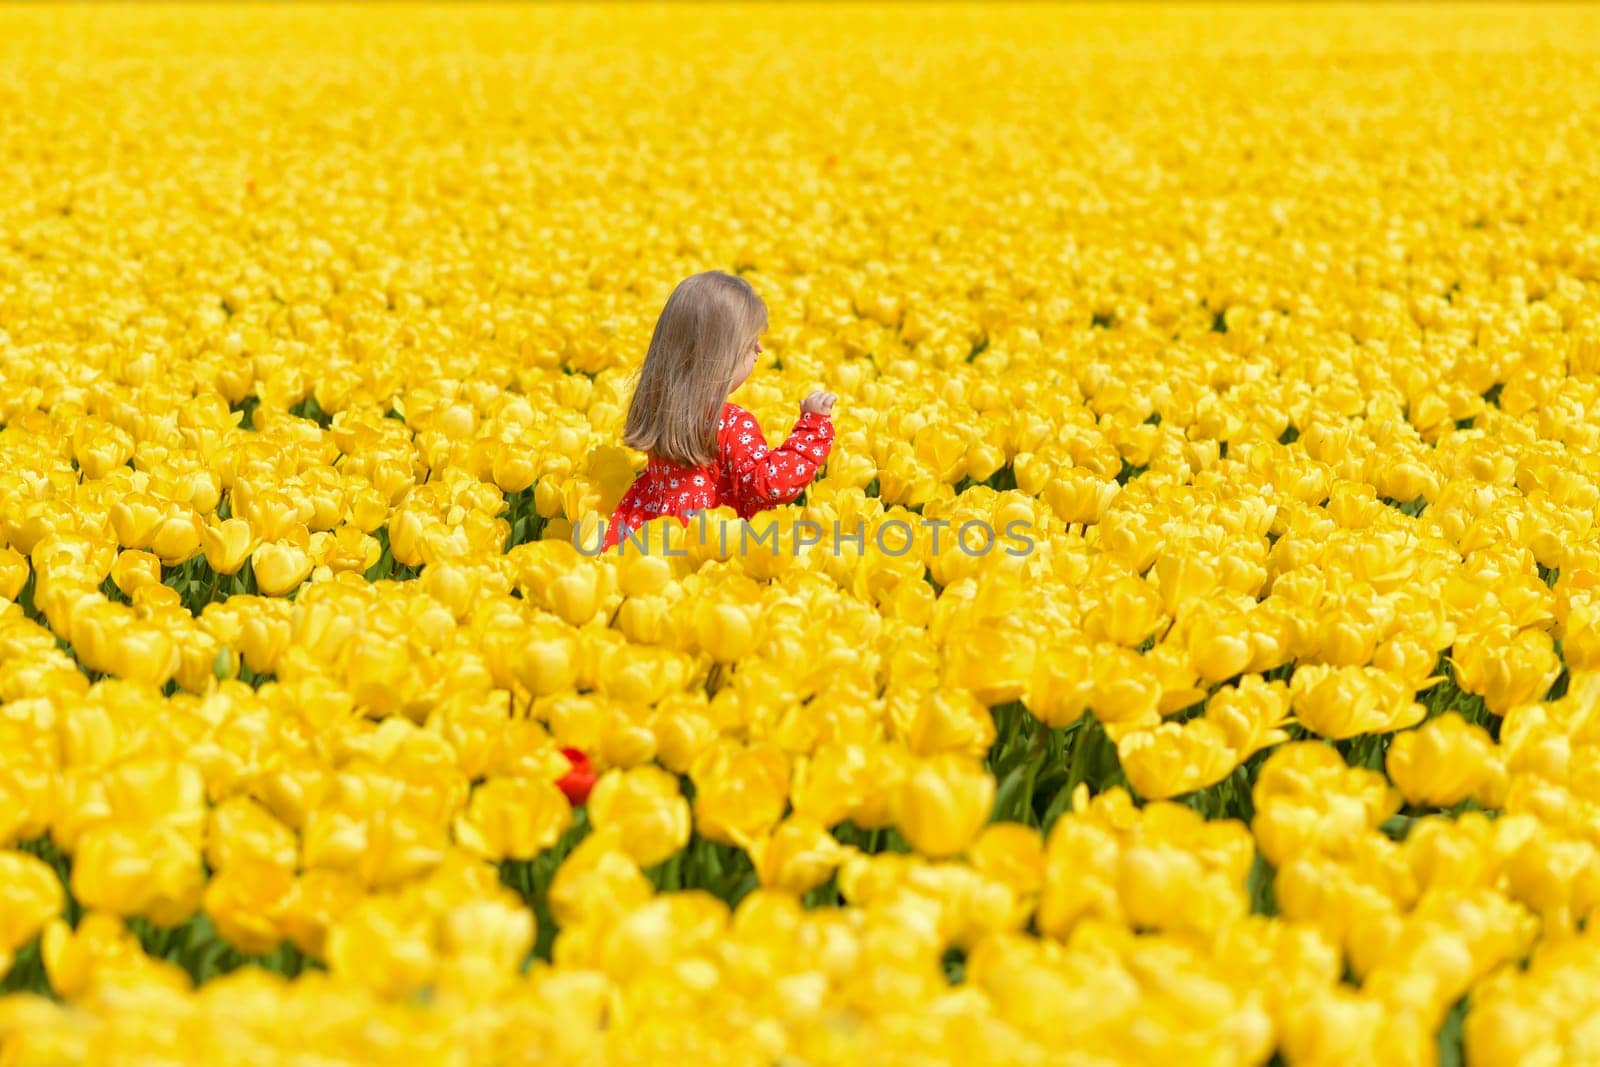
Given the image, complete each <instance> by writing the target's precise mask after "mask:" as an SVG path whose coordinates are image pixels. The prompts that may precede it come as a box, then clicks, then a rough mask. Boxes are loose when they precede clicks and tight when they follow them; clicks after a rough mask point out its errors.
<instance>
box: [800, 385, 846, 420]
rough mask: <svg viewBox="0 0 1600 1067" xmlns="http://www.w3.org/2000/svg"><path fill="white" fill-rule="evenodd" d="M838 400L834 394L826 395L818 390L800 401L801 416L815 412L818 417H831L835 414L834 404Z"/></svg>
mask: <svg viewBox="0 0 1600 1067" xmlns="http://www.w3.org/2000/svg"><path fill="white" fill-rule="evenodd" d="M838 399H839V398H838V397H836V396H834V395H833V394H832V393H824V392H822V391H821V390H818V391H817V392H815V393H812V394H811V395H810V396H808V397H806V398H805V399H804V400H802V401H800V414H802V415H809V414H812V413H813V412H815V413H816V414H818V415H831V414H833V402H834V401H835V400H838Z"/></svg>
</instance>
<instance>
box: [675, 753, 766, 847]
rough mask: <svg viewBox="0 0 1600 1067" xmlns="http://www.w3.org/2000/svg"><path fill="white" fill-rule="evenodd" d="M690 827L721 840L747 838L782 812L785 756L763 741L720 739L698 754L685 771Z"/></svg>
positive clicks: (733, 841)
mask: <svg viewBox="0 0 1600 1067" xmlns="http://www.w3.org/2000/svg"><path fill="white" fill-rule="evenodd" d="M689 775H690V778H691V779H692V780H693V781H694V785H695V798H694V816H695V826H696V828H697V829H698V830H699V831H700V833H701V835H703V836H704V837H706V838H708V839H710V840H712V841H717V842H720V843H723V844H738V845H743V844H744V843H746V842H748V841H751V840H753V839H754V838H755V837H756V835H758V834H761V833H763V832H765V831H767V830H769V829H770V828H771V827H772V826H774V825H775V824H776V823H777V821H778V820H779V819H780V818H782V817H783V811H784V808H785V807H786V806H787V805H788V802H789V760H788V757H787V756H786V755H785V754H784V753H783V752H782V751H780V750H779V749H778V748H776V747H774V746H772V745H770V744H764V743H758V744H755V745H751V746H748V747H747V746H743V745H739V744H737V743H731V742H730V743H723V744H720V745H716V746H713V747H712V748H709V749H707V750H706V751H704V752H702V753H701V754H700V757H699V758H698V759H696V760H695V763H694V765H693V766H692V767H691V768H690V771H689Z"/></svg>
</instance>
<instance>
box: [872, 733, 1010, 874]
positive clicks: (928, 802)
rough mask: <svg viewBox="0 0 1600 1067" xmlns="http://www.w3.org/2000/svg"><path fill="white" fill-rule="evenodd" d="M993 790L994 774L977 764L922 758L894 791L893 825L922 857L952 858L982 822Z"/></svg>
mask: <svg viewBox="0 0 1600 1067" xmlns="http://www.w3.org/2000/svg"><path fill="white" fill-rule="evenodd" d="M994 793H995V782H994V778H993V776H991V775H990V774H989V772H988V771H986V770H984V769H983V765H982V764H981V763H978V762H975V761H971V760H967V759H963V758H961V757H960V756H955V755H944V756H936V757H933V758H932V759H927V760H922V761H920V762H918V763H917V764H915V765H914V766H912V768H911V769H910V771H909V772H908V773H907V775H906V777H905V779H904V780H903V781H902V782H901V783H900V785H899V788H898V789H897V791H896V792H895V795H894V800H893V810H894V819H895V823H896V825H897V826H899V828H900V831H901V832H902V833H904V834H905V835H906V840H908V841H909V842H911V846H912V847H913V848H915V849H916V850H917V851H918V852H920V853H922V854H923V855H925V856H931V857H934V858H939V857H943V856H953V855H956V854H958V853H961V852H963V851H965V850H966V849H967V847H968V846H969V845H971V843H972V841H973V839H974V838H975V837H976V836H977V833H978V831H979V830H981V829H982V828H983V825H984V823H986V822H987V821H988V819H989V812H990V809H991V808H992V807H993V806H994Z"/></svg>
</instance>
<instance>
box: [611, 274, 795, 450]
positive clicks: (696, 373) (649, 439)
mask: <svg viewBox="0 0 1600 1067" xmlns="http://www.w3.org/2000/svg"><path fill="white" fill-rule="evenodd" d="M766 328H767V305H766V304H765V303H764V302H763V301H762V299H761V298H760V297H759V296H757V295H756V291H755V289H754V288H752V287H751V285H750V283H749V282H747V281H745V280H744V279H743V278H740V277H738V276H737V275H734V274H726V273H724V272H723V271H720V270H708V271H704V272H702V273H700V274H695V275H692V276H691V277H688V278H685V279H684V280H683V281H681V282H679V283H678V287H677V288H676V289H674V290H673V291H672V295H671V296H669V297H667V303H666V306H665V307H663V308H662V309H661V317H660V318H658V319H657V320H656V329H655V333H654V334H653V335H652V336H651V338H650V350H649V351H648V352H646V353H645V357H644V365H643V366H642V367H640V368H639V374H638V378H637V381H636V384H635V385H634V391H633V401H632V403H630V404H629V405H628V418H627V421H626V423H625V424H624V426H623V431H622V443H623V444H625V445H627V446H628V447H629V448H636V449H638V450H639V451H641V452H648V453H649V454H650V455H652V456H656V457H659V458H662V459H666V460H670V461H672V462H673V463H678V464H681V465H682V466H685V467H698V466H700V465H701V464H705V463H710V462H712V461H713V460H715V459H716V455H717V452H716V449H717V426H716V424H717V417H718V415H720V414H721V412H722V404H723V402H724V401H726V400H727V398H728V392H729V387H730V386H731V385H732V384H733V372H734V371H735V370H736V369H738V366H739V361H740V360H741V359H742V358H743V357H744V354H745V352H746V351H747V350H748V349H749V347H750V345H751V344H752V343H753V342H754V341H755V340H756V339H757V338H758V337H759V336H760V335H761V333H762V332H763V331H764V330H766Z"/></svg>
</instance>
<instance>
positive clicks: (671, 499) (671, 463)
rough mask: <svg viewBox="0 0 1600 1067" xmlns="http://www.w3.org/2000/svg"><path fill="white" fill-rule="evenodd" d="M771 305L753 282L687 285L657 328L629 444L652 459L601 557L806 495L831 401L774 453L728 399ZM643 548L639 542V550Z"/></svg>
mask: <svg viewBox="0 0 1600 1067" xmlns="http://www.w3.org/2000/svg"><path fill="white" fill-rule="evenodd" d="M766 328H767V306H766V304H765V303H763V302H762V300H761V298H760V297H759V296H757V295H756V292H755V290H754V289H753V288H751V286H750V283H749V282H747V281H745V280H744V279H743V278H740V277H738V276H737V275H733V274H725V273H723V272H722V271H716V270H713V271H705V272H703V273H701V274H696V275H694V276H693V277H690V278H685V279H684V280H683V281H682V282H680V283H678V287H677V288H676V289H674V290H673V291H672V295H671V296H670V297H668V298H667V304H666V307H664V308H662V310H661V317H660V318H659V319H657V320H656V329H655V334H654V336H652V337H651V338H650V350H649V352H647V353H646V354H645V357H644V366H643V367H642V368H640V370H639V378H638V383H637V384H636V386H635V387H634V393H633V402H632V404H630V405H629V407H628V418H627V422H626V424H625V426H624V428H623V434H622V443H623V444H625V445H627V446H628V447H630V448H636V449H639V450H640V451H642V452H646V453H648V454H649V457H650V458H649V462H648V464H647V465H646V466H645V469H644V470H643V471H641V472H640V473H639V475H638V476H637V477H636V478H635V479H634V482H633V484H632V485H631V486H629V487H628V491H627V492H626V493H624V494H623V495H622V500H621V502H620V503H618V504H617V509H616V511H615V512H613V513H612V516H611V521H610V522H609V523H607V524H606V531H605V540H604V541H603V542H602V551H604V550H605V549H609V548H612V547H614V546H615V545H616V544H617V538H618V535H619V534H622V533H623V529H622V528H623V527H626V528H627V529H629V530H637V529H638V528H639V527H641V526H643V525H644V524H645V523H646V522H648V521H649V520H651V519H654V518H659V517H660V516H662V515H674V516H677V518H678V520H679V521H680V522H682V523H684V524H685V525H687V524H688V521H689V520H688V514H689V513H690V512H691V511H694V510H696V509H700V508H715V507H720V506H721V505H724V504H726V505H728V506H730V507H732V508H733V509H734V511H736V512H737V513H738V515H739V517H740V518H742V519H748V518H749V517H750V516H751V515H754V514H755V513H756V512H758V511H760V510H761V509H762V508H770V507H776V506H777V505H779V504H787V503H789V502H790V501H792V500H793V499H794V498H795V497H797V496H799V495H800V493H801V491H802V490H804V489H805V487H806V486H808V485H810V484H811V479H812V478H814V477H815V476H816V473H817V468H818V467H820V466H822V463H823V461H824V460H826V459H827V458H828V452H829V451H830V450H831V449H832V447H833V422H832V420H831V418H830V415H831V413H832V411H833V404H834V401H835V400H836V399H837V397H835V396H834V395H833V394H832V393H824V392H815V393H812V394H811V395H809V396H807V397H806V398H805V399H804V400H802V401H801V402H800V419H799V421H798V422H796V423H795V425H794V430H793V431H792V432H791V433H790V434H789V438H788V440H786V441H784V442H783V444H781V445H779V446H778V447H777V448H770V449H769V448H768V447H767V442H766V439H765V438H763V437H762V436H761V430H760V428H759V427H757V426H756V420H755V419H753V418H752V417H751V416H750V413H749V412H747V411H745V410H744V409H743V408H741V407H740V406H739V405H737V404H731V403H728V402H727V397H728V394H729V393H731V392H733V391H734V390H735V389H737V388H739V386H741V385H743V384H744V380H745V379H746V378H748V377H750V372H751V371H752V370H754V369H755V365H756V356H758V355H760V353H761V341H760V335H761V334H762V333H763V332H765V330H766ZM638 544H639V541H638V540H637V539H635V541H634V546H635V547H637V545H638Z"/></svg>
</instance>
